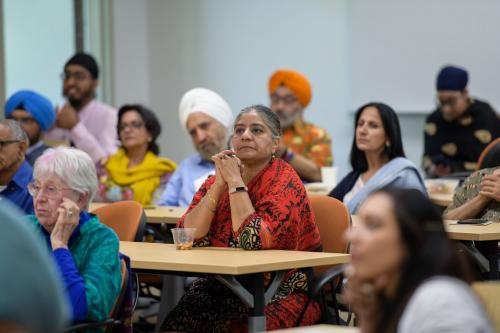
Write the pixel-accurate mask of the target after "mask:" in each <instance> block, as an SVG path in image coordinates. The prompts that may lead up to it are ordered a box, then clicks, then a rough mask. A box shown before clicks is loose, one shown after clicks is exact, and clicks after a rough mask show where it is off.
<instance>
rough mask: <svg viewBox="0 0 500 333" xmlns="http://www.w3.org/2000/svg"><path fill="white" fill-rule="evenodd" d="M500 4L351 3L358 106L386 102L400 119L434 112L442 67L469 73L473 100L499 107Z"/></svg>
mask: <svg viewBox="0 0 500 333" xmlns="http://www.w3.org/2000/svg"><path fill="white" fill-rule="evenodd" d="M498 22H500V1H497V0H475V1H470V0H439V1H411V0H396V1H395V0H377V1H373V0H355V1H353V2H352V63H353V71H352V80H353V105H355V106H356V105H359V104H360V103H363V102H364V101H366V100H367V99H368V100H371V99H381V100H384V101H386V102H387V103H389V104H390V105H392V106H394V107H395V108H396V109H397V110H398V111H399V112H412V113H415V112H420V113H427V112H429V110H431V109H432V108H433V107H434V96H435V86H436V85H435V76H436V74H437V72H438V71H439V69H440V68H441V67H442V66H443V65H445V64H450V63H451V64H457V65H460V66H463V67H465V68H467V69H468V70H469V74H470V75H469V77H470V81H469V82H470V85H469V88H470V92H471V93H472V94H473V95H477V96H479V97H482V98H484V99H486V100H489V101H490V102H492V103H493V105H497V107H500V93H499V90H498V87H499V86H500V26H499V24H498Z"/></svg>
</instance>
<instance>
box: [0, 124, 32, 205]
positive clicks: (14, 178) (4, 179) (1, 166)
mask: <svg viewBox="0 0 500 333" xmlns="http://www.w3.org/2000/svg"><path fill="white" fill-rule="evenodd" d="M27 147H28V137H27V135H26V133H25V132H24V131H23V129H22V128H21V125H20V124H19V122H17V121H15V120H12V119H3V120H0V200H9V201H11V202H12V203H14V204H15V205H16V206H18V207H19V208H20V209H21V210H23V211H24V212H25V213H26V214H33V198H32V197H31V195H30V194H29V193H28V184H29V182H30V181H31V180H32V179H33V170H32V168H31V166H30V164H29V163H28V162H27V161H26V160H25V152H26V148H27Z"/></svg>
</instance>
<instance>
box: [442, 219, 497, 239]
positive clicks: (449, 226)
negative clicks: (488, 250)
mask: <svg viewBox="0 0 500 333" xmlns="http://www.w3.org/2000/svg"><path fill="white" fill-rule="evenodd" d="M456 222H457V221H451V220H447V221H445V228H446V232H447V233H448V235H449V236H450V238H451V239H455V240H471V241H477V242H485V241H499V240H500V223H494V222H493V223H491V224H488V225H473V224H456Z"/></svg>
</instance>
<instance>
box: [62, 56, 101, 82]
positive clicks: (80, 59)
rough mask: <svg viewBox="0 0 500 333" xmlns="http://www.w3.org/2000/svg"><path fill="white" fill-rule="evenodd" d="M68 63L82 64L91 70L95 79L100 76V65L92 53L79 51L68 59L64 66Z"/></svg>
mask: <svg viewBox="0 0 500 333" xmlns="http://www.w3.org/2000/svg"><path fill="white" fill-rule="evenodd" d="M68 65H79V66H82V67H83V68H85V69H86V70H88V71H89V72H90V74H91V75H92V78H93V79H94V80H95V79H97V78H98V77H99V67H98V66H97V62H96V61H95V59H94V57H92V56H91V55H90V54H87V53H83V52H78V53H76V54H75V55H74V56H72V57H71V58H70V59H69V60H68V62H67V63H66V64H65V65H64V68H66V67H67V66H68Z"/></svg>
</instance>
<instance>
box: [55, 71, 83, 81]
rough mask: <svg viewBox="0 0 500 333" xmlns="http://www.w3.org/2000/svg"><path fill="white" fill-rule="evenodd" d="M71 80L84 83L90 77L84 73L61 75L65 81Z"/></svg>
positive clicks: (65, 73)
mask: <svg viewBox="0 0 500 333" xmlns="http://www.w3.org/2000/svg"><path fill="white" fill-rule="evenodd" d="M71 78H73V79H75V80H76V81H84V80H86V79H89V78H90V75H88V74H86V73H83V72H74V73H70V72H64V73H61V79H62V80H63V81H67V80H69V79H71Z"/></svg>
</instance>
